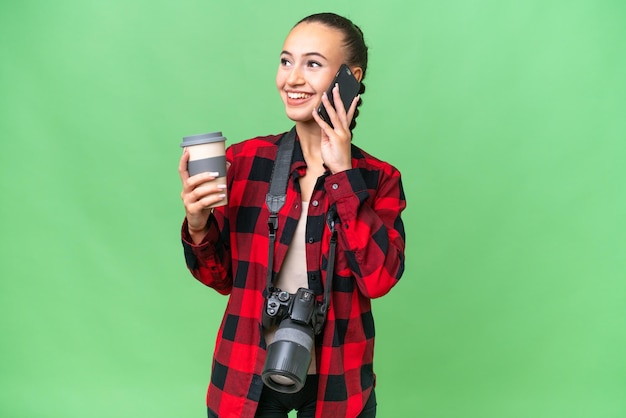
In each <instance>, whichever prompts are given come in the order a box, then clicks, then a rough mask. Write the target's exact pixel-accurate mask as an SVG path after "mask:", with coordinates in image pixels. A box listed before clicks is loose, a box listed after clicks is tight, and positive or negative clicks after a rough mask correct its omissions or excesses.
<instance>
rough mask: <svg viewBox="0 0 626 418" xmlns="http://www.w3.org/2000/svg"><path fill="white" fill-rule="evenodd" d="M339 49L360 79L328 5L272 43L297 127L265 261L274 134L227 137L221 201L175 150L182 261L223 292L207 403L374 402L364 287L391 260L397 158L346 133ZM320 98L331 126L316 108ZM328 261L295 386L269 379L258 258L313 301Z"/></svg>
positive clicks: (384, 276)
mask: <svg viewBox="0 0 626 418" xmlns="http://www.w3.org/2000/svg"><path fill="white" fill-rule="evenodd" d="M344 63H345V64H346V65H347V66H348V67H349V68H350V69H351V71H352V73H353V74H354V76H355V77H356V78H357V79H358V80H359V81H360V82H361V93H363V92H364V90H365V88H364V86H363V84H362V82H363V79H364V77H365V74H366V70H367V47H366V45H365V42H364V40H363V34H362V32H361V30H360V29H359V28H358V27H357V26H355V25H354V24H353V23H352V22H351V21H350V20H348V19H346V18H344V17H341V16H338V15H335V14H332V13H322V14H316V15H311V16H308V17H306V18H304V19H303V20H302V21H300V22H299V23H298V24H297V25H296V26H294V27H293V29H292V30H291V31H290V32H289V35H288V36H287V38H286V40H285V43H284V45H283V48H282V52H281V54H280V64H279V67H278V72H277V75H276V86H277V88H278V92H279V94H280V97H281V98H282V100H283V103H284V105H285V111H286V113H287V116H288V117H289V118H290V119H291V120H292V121H294V122H295V129H296V134H297V135H296V142H295V147H294V151H293V157H292V159H291V164H290V166H289V180H288V182H287V191H286V199H285V204H284V206H283V207H282V209H281V210H280V211H279V213H278V228H277V231H276V241H275V245H274V247H273V251H274V252H273V258H272V261H271V263H270V261H268V260H269V258H270V257H269V256H268V255H269V254H271V252H270V249H269V246H270V242H271V241H270V238H269V237H268V216H269V214H270V212H269V209H268V208H267V207H266V202H265V198H266V194H267V193H268V189H269V184H270V179H271V173H272V171H273V169H274V161H275V159H276V154H277V150H278V148H279V145H280V144H281V142H283V141H285V138H286V135H276V136H266V137H257V138H253V139H250V140H247V141H243V142H240V143H237V144H234V145H232V146H230V147H229V148H228V150H227V153H226V158H227V161H228V163H229V168H228V171H227V193H228V205H226V206H220V207H216V208H215V209H213V210H210V209H208V208H209V206H211V205H213V204H214V203H216V202H218V201H220V200H221V199H223V198H224V196H225V190H223V189H220V188H219V187H217V186H210V185H203V183H205V182H206V181H208V180H211V179H213V177H212V176H211V174H209V173H204V174H198V175H195V176H192V177H190V176H189V173H188V172H187V161H188V159H189V157H188V155H187V153H186V152H185V153H183V156H182V158H181V160H180V164H179V173H180V177H181V180H182V183H183V191H182V193H181V196H182V199H183V202H184V206H185V211H186V218H185V221H184V223H183V227H182V242H183V247H184V253H185V258H186V262H187V266H188V267H189V269H190V271H191V273H192V274H193V276H194V277H195V278H196V279H198V280H199V281H200V282H202V283H204V284H206V285H207V286H210V287H212V288H213V289H215V290H216V291H218V292H219V293H221V294H225V295H226V294H228V295H230V296H229V301H228V305H227V307H226V312H225V313H224V317H223V319H222V323H221V326H220V329H219V332H218V335H217V341H216V347H215V352H214V357H213V367H212V374H211V382H210V384H209V389H208V394H207V406H208V415H209V417H216V416H217V417H287V413H288V411H290V410H293V409H296V410H298V416H299V417H314V416H315V417H329V418H330V417H332V418H337V417H373V416H375V414H376V398H375V394H374V385H375V375H374V371H373V354H374V321H373V317H372V312H371V299H372V298H376V297H380V296H383V295H384V294H386V293H387V292H388V291H389V290H390V289H391V288H392V287H393V286H394V285H395V284H396V283H397V282H398V280H399V279H400V277H401V275H402V272H403V270H404V245H405V244H404V242H405V235H404V227H403V223H402V220H401V217H400V214H401V212H402V210H403V209H404V208H405V205H406V203H405V199H404V192H403V189H402V183H401V179H400V173H399V172H398V170H397V169H395V168H394V167H393V166H391V165H390V164H388V163H385V162H383V161H380V160H378V159H376V158H374V157H372V156H371V155H369V154H367V153H366V152H365V151H363V150H361V149H360V148H358V147H357V146H355V145H354V144H352V129H353V128H354V126H355V121H354V119H355V117H356V115H357V114H358V111H357V107H358V105H359V103H360V96H357V97H356V98H355V99H354V101H353V102H352V104H351V105H350V106H349V108H348V109H345V108H344V106H343V104H342V102H341V100H340V96H339V88H338V86H335V87H334V89H333V92H332V94H333V96H334V103H335V104H336V106H335V107H333V106H332V105H331V104H330V102H329V99H328V97H326V95H325V91H326V90H327V89H328V87H329V86H330V84H331V83H332V81H333V79H334V76H335V74H336V73H337V71H338V69H339V67H340V66H341V65H342V64H344ZM320 103H323V104H324V106H325V107H326V109H327V111H328V114H329V118H330V122H331V123H332V127H331V126H330V125H329V124H328V123H326V122H324V121H323V120H322V119H320V117H319V116H318V114H317V113H316V109H317V107H318V105H319V104H320ZM329 213H330V214H331V215H332V216H331V217H329ZM331 218H332V219H333V220H334V221H335V223H334V229H335V231H336V232H335V236H336V240H337V242H336V251H334V257H335V259H334V262H330V260H332V259H333V257H332V256H331V254H330V248H331V245H330V241H331V237H332V236H333V232H332V231H331V228H330V227H329V225H330V222H329V220H330V219H331ZM331 263H332V264H333V266H332V267H331V269H332V268H334V274H333V275H332V285H331V286H330V307H329V309H328V312H327V316H326V319H325V321H324V322H323V328H322V329H321V332H320V333H319V334H318V335H316V336H315V337H314V347H313V349H312V354H311V356H310V357H311V362H310V366H309V367H308V375H307V376H306V380H305V383H304V387H303V388H302V389H300V390H299V391H297V392H296V393H282V392H280V391H276V390H274V389H272V388H270V387H269V386H268V385H266V384H264V383H263V379H262V378H261V375H262V372H263V368H264V363H265V360H266V357H267V352H268V346H269V345H270V343H271V341H272V340H273V339H274V337H275V335H276V327H275V326H268V325H267V324H266V325H265V326H264V322H263V315H264V314H263V312H264V311H265V309H266V303H267V297H268V292H267V278H268V270H269V265H270V264H271V274H270V275H271V277H272V278H273V280H274V282H273V284H274V287H275V288H277V289H281V290H283V291H286V292H289V293H292V294H294V293H295V292H296V291H297V290H298V288H306V289H309V290H310V291H311V292H312V293H313V294H314V295H315V299H316V300H317V303H319V302H321V301H322V300H323V297H324V290H325V286H326V285H327V284H328V279H329V278H328V277H327V276H328V274H327V272H328V270H329V264H331Z"/></svg>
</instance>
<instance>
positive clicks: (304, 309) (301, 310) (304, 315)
mask: <svg viewBox="0 0 626 418" xmlns="http://www.w3.org/2000/svg"><path fill="white" fill-rule="evenodd" d="M326 306H327V305H325V304H323V303H319V302H318V301H317V300H316V299H315V293H313V292H312V291H311V290H309V289H306V288H304V287H301V288H300V289H298V291H297V292H296V293H295V294H291V293H289V292H284V291H282V290H280V289H271V291H270V292H269V295H268V297H267V299H266V302H265V306H264V310H263V327H264V328H265V329H272V328H273V327H275V326H276V325H278V328H277V329H276V333H275V334H274V341H273V342H272V343H271V344H270V345H269V346H268V347H267V354H266V357H265V365H264V366H263V373H262V374H261V378H262V380H263V383H265V385H266V386H268V387H270V388H272V389H274V390H276V391H278V392H282V393H295V392H298V391H299V390H301V389H302V387H304V382H305V381H306V377H307V372H308V370H309V365H310V364H311V359H312V355H313V350H314V345H315V336H314V334H319V333H320V332H321V331H322V327H323V325H324V321H325V319H326Z"/></svg>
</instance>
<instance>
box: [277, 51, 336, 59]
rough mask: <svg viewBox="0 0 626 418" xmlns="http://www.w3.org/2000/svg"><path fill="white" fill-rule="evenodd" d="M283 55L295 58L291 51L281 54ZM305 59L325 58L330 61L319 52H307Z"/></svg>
mask: <svg viewBox="0 0 626 418" xmlns="http://www.w3.org/2000/svg"><path fill="white" fill-rule="evenodd" d="M280 54H281V55H289V56H290V57H293V54H292V53H291V52H289V51H283V52H281V53H280ZM303 55H304V56H305V57H312V56H314V57H320V58H323V59H325V60H328V59H327V58H326V57H325V56H324V55H323V54H320V53H319V52H307V53H305V54H303Z"/></svg>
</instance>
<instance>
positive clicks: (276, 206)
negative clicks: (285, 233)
mask: <svg viewBox="0 0 626 418" xmlns="http://www.w3.org/2000/svg"><path fill="white" fill-rule="evenodd" d="M295 142H296V127H295V126H294V127H293V128H292V129H291V130H290V131H289V132H288V133H287V134H286V135H285V136H283V138H281V141H280V145H279V146H278V151H277V153H276V160H275V161H274V168H273V169H272V177H271V179H270V188H269V192H268V193H267V195H266V196H265V204H266V205H267V208H268V209H269V211H270V215H269V218H268V220H267V226H268V229H269V251H268V262H267V288H266V290H267V294H268V295H269V294H270V293H271V291H272V289H273V287H274V280H273V279H274V278H273V271H274V246H275V244H276V231H277V230H278V212H279V211H280V209H281V208H282V207H283V205H284V204H285V200H286V197H287V181H288V179H289V171H290V169H291V161H292V159H293V150H294V146H295ZM335 219H336V213H335V211H334V208H331V210H330V211H329V212H328V216H327V223H328V226H329V228H330V231H331V237H330V248H329V253H328V266H327V268H326V286H325V288H324V301H323V302H322V306H321V311H322V313H323V314H324V316H325V315H326V312H327V311H328V306H329V305H330V290H331V288H332V282H333V275H334V271H335V251H336V246H337V231H336V230H335ZM322 322H323V321H322Z"/></svg>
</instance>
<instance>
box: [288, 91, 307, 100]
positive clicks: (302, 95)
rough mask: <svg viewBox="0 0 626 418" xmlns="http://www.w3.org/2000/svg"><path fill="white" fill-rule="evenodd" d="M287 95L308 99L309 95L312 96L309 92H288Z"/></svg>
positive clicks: (291, 97)
mask: <svg viewBox="0 0 626 418" xmlns="http://www.w3.org/2000/svg"><path fill="white" fill-rule="evenodd" d="M287 97H289V98H290V99H307V98H309V97H311V95H310V94H307V93H291V92H289V93H287Z"/></svg>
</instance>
